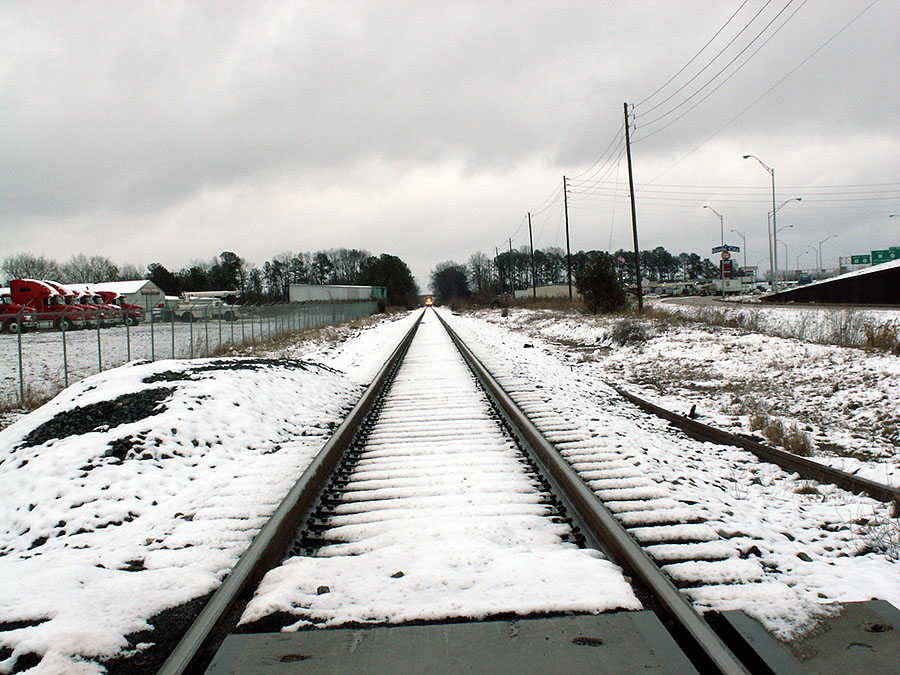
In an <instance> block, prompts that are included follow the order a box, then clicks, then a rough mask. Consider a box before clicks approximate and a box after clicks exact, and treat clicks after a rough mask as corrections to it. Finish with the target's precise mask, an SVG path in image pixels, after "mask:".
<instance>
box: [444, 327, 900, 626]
mask: <svg viewBox="0 0 900 675" xmlns="http://www.w3.org/2000/svg"><path fill="white" fill-rule="evenodd" d="M445 316H447V318H448V320H449V321H450V324H451V326H452V327H453V328H454V329H455V330H457V332H459V333H460V336H461V337H462V338H463V339H464V340H466V341H467V342H468V343H469V346H470V347H471V348H472V349H473V350H474V351H475V352H476V354H477V355H478V356H479V358H481V359H482V360H483V361H484V362H485V365H486V366H487V367H488V368H489V369H491V370H492V372H493V373H494V374H495V376H497V377H498V379H499V380H500V382H501V384H503V385H504V387H506V388H507V391H510V393H511V395H512V396H513V398H517V397H523V398H525V399H527V400H529V401H532V400H534V397H535V396H537V397H538V399H539V403H540V406H541V407H542V408H543V409H544V411H545V412H544V413H543V415H542V417H541V418H540V419H536V423H537V424H538V426H539V427H541V426H542V425H548V424H549V425H550V426H549V427H547V430H546V431H551V432H552V433H553V434H555V435H561V436H563V437H565V438H567V439H574V440H575V445H576V446H577V447H579V448H582V449H581V450H578V451H577V452H578V453H579V454H581V455H585V454H587V453H588V452H589V451H590V452H600V453H616V454H617V455H618V456H620V457H621V460H622V462H623V467H631V468H632V469H633V470H636V472H635V475H636V476H639V477H642V478H646V479H647V481H648V484H649V485H652V486H655V488H656V489H658V490H660V491H663V492H665V493H666V494H667V495H668V496H669V497H670V498H671V499H672V500H675V501H677V502H680V503H681V504H683V505H684V506H685V507H690V508H691V509H694V510H698V511H699V512H700V513H701V514H702V515H703V516H704V518H705V520H706V522H707V523H708V526H709V527H710V528H712V529H713V530H714V531H715V533H717V535H718V537H719V541H718V542H713V543H718V544H721V545H725V544H727V545H728V546H729V547H731V548H732V549H733V550H734V551H735V558H734V565H733V567H732V568H730V573H731V579H730V581H732V582H740V583H738V584H734V583H727V584H720V585H710V586H706V587H703V588H698V589H696V590H688V591H687V592H688V595H690V596H691V597H692V598H693V599H694V600H695V602H697V603H698V604H699V605H700V606H707V607H712V608H716V609H731V608H740V609H744V610H745V611H747V612H748V614H750V615H751V616H754V617H756V618H757V619H759V620H760V621H761V622H762V623H763V625H765V626H766V627H767V628H768V629H769V630H771V631H773V632H774V633H775V634H776V635H778V636H780V637H782V638H790V637H792V636H795V635H797V634H799V633H802V632H803V631H805V630H807V629H808V628H809V627H810V626H811V625H812V624H813V622H814V621H815V619H816V618H817V617H820V616H822V615H823V614H825V613H827V612H828V611H829V609H828V608H827V604H828V603H834V602H845V601H854V600H867V599H869V598H871V597H881V598H884V599H886V600H888V601H890V602H892V603H893V604H895V605H897V606H900V561H897V560H896V558H894V559H892V558H891V557H890V555H887V554H883V553H878V552H873V549H877V548H878V547H879V537H880V536H882V534H883V532H884V530H882V529H879V528H880V527H881V526H883V525H884V524H887V526H888V527H891V526H893V527H894V528H895V529H896V526H897V523H896V519H891V518H890V517H889V506H887V505H884V504H881V503H879V502H875V501H873V500H871V499H868V498H865V497H859V496H856V495H853V494H850V493H848V492H846V491H843V490H840V489H838V488H834V487H832V486H825V485H820V486H813V485H810V484H809V483H808V482H807V481H803V480H800V479H799V478H798V477H797V476H796V475H789V474H786V473H785V472H784V471H782V470H781V469H779V468H778V467H776V466H773V465H769V464H764V463H761V462H759V461H758V460H757V459H756V458H755V457H754V456H753V455H751V454H750V453H747V452H744V451H741V450H737V449H735V448H731V447H725V446H717V445H714V444H711V443H700V442H698V441H694V440H692V439H689V438H687V437H686V436H684V435H683V434H681V433H680V432H678V431H676V430H673V429H672V428H671V427H670V426H669V425H668V423H667V422H665V421H663V420H659V419H657V418H655V417H653V416H650V415H647V414H645V413H642V412H641V411H639V410H638V409H637V408H635V407H634V406H631V405H630V404H628V403H626V402H624V401H623V400H622V399H621V398H620V397H619V396H618V395H617V394H616V393H615V392H614V391H613V390H612V389H611V388H610V387H609V386H607V385H606V384H605V380H606V379H607V378H609V377H610V372H609V371H608V369H607V368H606V367H605V364H604V362H603V361H602V360H598V361H592V360H590V359H588V360H585V359H584V358H583V353H584V352H583V351H579V350H577V349H570V348H568V347H564V346H561V345H560V344H559V341H560V340H563V339H564V340H566V341H567V342H569V344H574V345H576V346H577V343H578V342H581V341H582V340H584V341H588V340H585V338H588V339H590V338H589V334H592V335H593V336H594V337H593V340H590V341H591V342H593V343H596V338H597V337H601V335H605V334H606V333H607V332H608V329H607V330H603V329H602V328H601V327H597V326H593V327H584V326H583V325H582V323H581V322H580V321H579V320H576V319H575V318H571V319H564V318H561V317H558V316H557V317H555V318H551V317H550V315H548V314H545V313H541V312H519V311H516V310H513V311H512V312H511V313H510V315H509V317H502V316H501V315H500V313H499V312H484V313H479V314H478V315H477V316H470V315H469V316H449V313H447V314H445ZM485 318H486V319H487V320H488V321H487V322H486V321H484V320H482V319H485ZM510 329H512V330H510ZM525 329H527V330H525ZM540 333H544V334H552V335H553V336H554V340H553V341H552V342H551V341H550V340H548V339H545V338H543V337H541V335H540ZM591 352H593V347H592V348H591ZM589 353H590V352H589ZM668 356H669V354H667V353H665V352H663V351H659V352H657V353H656V354H655V356H654V357H653V359H654V364H655V368H656V369H658V370H661V371H664V370H665V369H666V368H667V367H668V366H669V360H668ZM623 371H624V369H620V370H619V377H620V382H622V383H624V384H626V385H627V384H628V379H627V377H625V376H624V374H623ZM625 372H627V371H625ZM623 380H624V381H623ZM551 413H554V414H553V415H551ZM573 452H575V451H573ZM570 461H571V460H570ZM576 468H577V467H576ZM629 480H634V481H637V478H634V479H629ZM635 484H636V483H635ZM867 551H869V552H867ZM895 556H896V552H895ZM753 560H756V561H758V563H759V564H758V565H755V566H753V567H749V566H745V565H742V564H741V563H746V562H748V561H753ZM751 572H752V573H751Z"/></svg>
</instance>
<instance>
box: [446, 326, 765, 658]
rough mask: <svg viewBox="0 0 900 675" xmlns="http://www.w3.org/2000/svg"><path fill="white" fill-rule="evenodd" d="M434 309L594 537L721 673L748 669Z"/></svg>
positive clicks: (480, 378) (470, 363) (484, 383)
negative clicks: (652, 597)
mask: <svg viewBox="0 0 900 675" xmlns="http://www.w3.org/2000/svg"><path fill="white" fill-rule="evenodd" d="M435 314H437V316H438V318H439V319H440V321H441V323H442V324H443V325H444V328H446V330H447V332H448V333H449V334H450V337H451V338H452V339H453V342H454V344H456V347H457V349H459V351H460V353H461V354H462V355H463V358H464V359H465V360H466V362H467V363H468V364H469V367H470V368H471V369H472V371H473V372H474V373H475V375H476V376H477V377H478V379H479V380H480V381H481V383H482V385H483V386H484V387H485V390H487V391H488V392H489V394H490V395H491V396H492V397H493V398H494V400H495V401H496V402H497V404H498V405H499V406H500V408H501V409H502V410H503V412H504V413H505V414H506V416H507V418H508V420H509V422H510V423H511V424H512V425H514V427H515V428H516V432H517V434H519V435H520V436H521V437H522V439H523V440H525V441H526V442H527V443H528V444H529V445H530V446H531V448H532V450H533V451H534V453H535V455H536V456H537V457H538V458H539V460H540V461H541V462H542V463H543V465H544V467H545V468H546V469H547V471H548V473H550V474H551V475H552V476H553V478H554V480H555V481H556V482H557V484H558V485H559V486H560V488H561V489H563V490H565V492H566V496H567V499H568V500H569V501H570V503H572V504H573V505H574V506H575V508H576V509H577V510H578V515H579V517H580V518H581V520H582V522H584V523H586V524H587V525H588V526H589V527H591V528H592V529H593V530H594V532H595V534H596V535H597V536H598V538H599V539H601V540H602V541H603V542H604V544H605V545H606V547H608V549H609V550H611V551H612V552H613V555H614V556H615V558H616V562H618V563H619V564H621V565H622V566H623V567H625V568H626V569H627V570H629V571H630V572H631V573H632V574H633V575H635V576H637V577H638V578H639V579H640V580H641V581H642V582H643V583H644V584H645V585H646V586H647V587H648V588H649V589H650V591H651V592H652V593H653V595H654V597H655V598H656V599H657V600H658V601H659V603H660V605H661V606H662V608H663V610H664V611H665V613H666V614H667V615H668V617H669V618H670V619H672V620H673V621H674V622H675V623H676V624H677V626H679V628H680V629H681V631H682V632H683V635H684V636H686V637H687V639H688V640H689V641H690V642H691V643H692V645H693V646H694V647H695V648H696V649H698V650H699V651H700V652H701V653H702V654H703V655H704V656H705V657H706V659H707V660H708V665H709V666H711V667H713V668H715V669H716V670H717V672H720V673H728V674H731V673H747V672H748V671H747V669H746V668H745V667H744V666H743V664H742V663H741V662H740V660H739V659H738V658H737V657H736V656H735V655H734V654H733V653H732V652H731V650H729V649H728V647H727V646H726V645H725V643H724V642H723V641H722V640H721V638H719V636H718V635H716V633H715V632H714V631H713V630H712V628H711V627H710V626H709V625H708V624H707V623H706V621H705V620H704V619H703V617H702V616H701V615H700V613H699V612H697V610H695V609H694V608H693V607H692V606H691V604H690V603H689V602H688V601H687V599H685V597H684V596H683V595H682V594H681V593H680V592H679V591H678V589H677V588H676V587H675V585H674V584H673V583H672V582H671V580H670V579H669V578H668V577H667V576H666V575H665V574H664V573H663V572H662V571H661V570H660V569H659V567H658V566H657V565H656V563H655V562H653V560H651V559H650V557H649V556H648V555H647V554H646V553H645V552H644V550H643V549H642V548H641V547H640V545H639V544H638V543H637V542H636V541H635V540H634V539H633V538H632V536H631V535H630V534H628V532H627V531H626V530H625V528H624V527H622V525H621V524H620V523H619V521H618V520H616V518H615V516H613V514H612V512H610V511H609V510H608V509H607V508H606V507H605V506H604V505H603V503H602V502H601V501H600V500H599V499H598V498H597V496H596V495H595V494H594V492H593V490H591V489H590V488H589V487H588V486H587V485H586V484H585V483H584V481H583V480H582V479H581V478H580V477H579V476H578V474H577V473H576V472H575V470H574V469H572V467H571V466H570V465H569V463H568V462H566V460H565V459H563V457H562V455H560V453H559V451H558V450H557V449H556V447H555V446H554V445H553V444H552V443H550V441H548V440H547V439H546V438H544V436H543V434H541V432H540V431H539V430H538V428H537V427H536V426H535V425H534V424H533V423H532V422H531V420H530V419H528V417H527V416H526V415H525V413H524V412H522V410H521V409H520V408H519V406H518V405H517V404H516V403H515V402H514V401H513V400H512V398H510V396H509V395H508V394H507V393H506V392H505V391H504V390H503V388H502V387H501V386H500V384H499V383H498V382H497V380H496V379H495V378H494V377H493V375H491V373H490V371H488V369H487V368H486V367H485V366H484V365H483V364H482V363H481V361H480V360H479V359H478V358H477V357H476V356H475V354H474V353H473V352H472V351H471V350H470V349H469V348H468V347H467V346H466V344H465V343H464V342H463V341H462V340H461V339H460V338H459V336H458V335H457V334H456V332H455V331H454V330H453V329H452V328H451V327H450V326H449V325H448V324H447V322H446V321H445V320H444V318H443V317H442V316H441V315H440V314H439V313H438V312H435ZM703 670H706V669H705V668H704V669H703Z"/></svg>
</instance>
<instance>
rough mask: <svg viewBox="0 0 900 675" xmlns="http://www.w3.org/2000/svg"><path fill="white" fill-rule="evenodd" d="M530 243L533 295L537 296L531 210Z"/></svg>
mask: <svg viewBox="0 0 900 675" xmlns="http://www.w3.org/2000/svg"><path fill="white" fill-rule="evenodd" d="M528 245H529V246H530V247H531V296H532V297H534V298H536V297H537V280H536V279H535V275H534V239H533V238H532V237H531V212H530V211H529V212H528Z"/></svg>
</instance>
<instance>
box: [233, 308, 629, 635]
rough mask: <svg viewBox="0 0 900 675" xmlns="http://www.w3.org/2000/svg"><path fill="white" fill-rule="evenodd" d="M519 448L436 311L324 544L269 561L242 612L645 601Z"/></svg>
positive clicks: (437, 611)
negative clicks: (588, 543)
mask: <svg viewBox="0 0 900 675" xmlns="http://www.w3.org/2000/svg"><path fill="white" fill-rule="evenodd" d="M528 469H529V467H528V465H527V464H526V462H525V461H524V459H523V456H522V455H521V453H520V451H519V450H518V449H517V448H516V446H515V444H514V442H513V441H512V439H510V438H509V437H508V436H507V435H506V434H505V433H504V432H503V431H502V429H501V427H500V426H499V425H498V424H497V421H496V420H495V419H494V418H493V416H492V414H491V412H490V409H489V407H488V404H487V399H486V396H485V395H484V393H483V392H482V391H481V390H480V389H479V388H478V387H477V385H476V384H475V381H474V377H473V376H472V374H471V373H470V372H469V370H468V368H467V367H466V366H465V364H464V362H463V361H462V359H461V358H460V356H459V353H458V352H457V350H456V348H455V347H454V346H453V344H452V342H451V341H450V338H449V336H448V335H447V334H446V332H445V331H444V329H443V328H442V327H441V325H440V324H439V323H438V320H437V318H436V317H435V316H434V315H433V314H431V313H428V314H426V316H425V318H424V319H423V322H422V324H421V325H420V327H419V330H418V333H417V335H416V337H415V339H414V340H413V343H412V345H411V347H410V350H409V352H408V354H407V356H406V358H405V361H404V363H403V365H402V366H401V368H400V370H399V372H398V374H397V378H396V380H395V382H394V385H393V388H392V389H391V391H390V392H389V393H388V395H387V396H386V398H385V401H384V407H383V409H382V411H381V413H380V415H379V417H378V419H377V420H376V422H375V424H374V426H373V429H372V431H371V433H370V435H369V437H368V442H367V444H366V446H365V448H364V449H363V451H362V454H361V456H360V458H359V460H358V463H357V464H356V467H355V469H354V471H353V472H352V473H351V474H350V476H349V482H348V484H347V485H346V487H345V491H344V494H343V499H344V501H343V503H342V504H340V505H338V506H337V507H336V508H335V515H333V516H331V517H330V518H329V520H328V524H327V525H328V527H327V529H325V531H324V532H323V533H322V534H321V536H322V538H323V539H324V540H325V542H326V543H325V545H324V546H322V547H321V548H319V549H318V551H317V552H316V555H315V556H312V555H298V556H295V557H292V558H289V559H288V560H287V561H286V562H285V563H284V564H283V565H282V566H281V567H279V568H276V569H274V570H272V571H270V572H269V574H268V575H267V576H266V578H265V579H264V580H263V582H262V584H261V586H260V588H259V590H258V592H257V595H256V597H255V598H254V599H253V600H252V601H251V603H250V604H249V605H248V607H247V609H246V611H245V613H244V616H243V618H242V622H244V623H250V622H253V621H256V620H259V619H262V618H264V617H266V616H267V615H270V614H273V613H281V612H283V613H286V614H290V615H292V616H294V617H295V619H296V620H295V622H294V624H293V627H294V628H297V627H300V626H302V625H307V624H309V623H315V624H325V625H340V624H345V623H350V622H391V623H398V622H404V621H412V620H441V619H447V618H463V617H464V618H481V617H486V616H491V615H496V614H507V613H515V614H519V615H523V614H525V615H527V614H531V613H549V612H557V611H581V612H599V611H604V610H608V609H613V608H618V607H622V608H638V607H640V604H639V602H638V601H637V599H636V598H635V596H634V595H633V592H632V590H631V588H630V585H629V584H628V583H627V582H626V581H625V579H624V577H623V576H622V573H621V570H620V569H619V568H618V567H617V566H615V565H613V564H611V563H610V562H609V561H607V560H605V559H603V557H602V555H601V554H599V553H598V552H596V551H592V550H586V549H581V548H578V547H577V546H576V545H574V544H572V543H566V542H565V538H566V537H567V536H568V535H569V534H570V533H571V529H570V526H569V525H568V524H567V523H565V522H563V521H560V520H559V519H557V518H552V517H548V516H550V515H551V513H550V511H551V509H550V508H549V507H548V505H547V504H546V503H542V499H541V494H540V492H539V490H540V488H539V485H538V484H537V482H536V481H535V480H534V479H533V478H532V477H531V476H530V475H529V471H528Z"/></svg>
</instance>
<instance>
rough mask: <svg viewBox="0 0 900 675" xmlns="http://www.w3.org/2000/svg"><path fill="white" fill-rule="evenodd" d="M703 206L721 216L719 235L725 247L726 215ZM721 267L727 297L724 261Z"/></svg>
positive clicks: (723, 287) (723, 291)
mask: <svg viewBox="0 0 900 675" xmlns="http://www.w3.org/2000/svg"><path fill="white" fill-rule="evenodd" d="M703 208H704V209H709V210H710V211H712V212H713V213H715V214H716V215H717V216H719V237H720V239H721V242H720V243H721V244H722V248H724V247H725V217H724V216H723V215H722V214H721V213H719V212H718V211H716V210H715V209H714V208H713V207H711V206H705V205H704V207H703ZM719 267H720V268H721V269H722V297H723V298H724V297H725V264H724V261H719Z"/></svg>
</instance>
